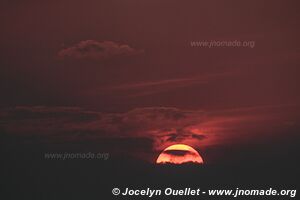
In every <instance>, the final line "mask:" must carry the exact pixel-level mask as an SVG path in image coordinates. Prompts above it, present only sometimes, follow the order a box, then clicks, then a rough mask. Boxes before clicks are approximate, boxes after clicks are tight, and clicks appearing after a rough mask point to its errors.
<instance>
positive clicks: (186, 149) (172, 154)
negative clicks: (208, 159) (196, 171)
mask: <svg viewBox="0 0 300 200" xmlns="http://www.w3.org/2000/svg"><path fill="white" fill-rule="evenodd" d="M156 163H157V164H177V165H178V164H184V163H195V164H203V159H202V157H201V156H200V155H199V153H198V152H197V151H196V150H195V149H194V148H192V147H190V146H188V145H185V144H175V145H172V146H169V147H167V148H166V149H165V150H163V152H162V153H161V154H160V155H159V156H158V158H157V160H156Z"/></svg>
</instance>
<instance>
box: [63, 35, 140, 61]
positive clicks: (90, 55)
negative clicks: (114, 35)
mask: <svg viewBox="0 0 300 200" xmlns="http://www.w3.org/2000/svg"><path fill="white" fill-rule="evenodd" d="M141 53H143V50H137V49H134V48H132V47H130V46H129V45H127V44H119V43H117V42H113V41H103V42H98V41H95V40H85V41H81V42H79V43H78V44H76V45H74V46H71V47H67V48H64V49H62V50H60V51H59V52H58V56H59V57H60V58H71V59H94V60H106V59H110V58H114V57H118V56H132V55H137V54H141Z"/></svg>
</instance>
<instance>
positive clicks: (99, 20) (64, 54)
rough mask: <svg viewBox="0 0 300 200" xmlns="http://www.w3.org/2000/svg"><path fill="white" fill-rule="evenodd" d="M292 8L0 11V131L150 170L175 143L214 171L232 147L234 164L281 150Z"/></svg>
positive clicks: (293, 46)
mask: <svg viewBox="0 0 300 200" xmlns="http://www.w3.org/2000/svg"><path fill="white" fill-rule="evenodd" d="M298 4H299V3H298V2H297V1H283V0H281V1H279V0H275V1H258V0H254V1H243V2H242V1H232V0H231V1H223V0H222V1H216V0H213V1H211V0H210V1H207V0H206V1H204V0H201V1H199V0H197V1H193V0H191V1H188V2H187V1H176V2H174V1H170V0H165V1H157V0H151V1H147V0H143V1H141V0H111V1H102V0H85V1H83V0H72V1H70V0H61V1H59V2H57V1H47V0H41V1H37V0H26V1H22V2H20V1H1V3H0V5H1V6H0V16H1V17H0V24H1V33H0V36H1V37H0V43H1V45H0V53H1V56H0V65H1V67H0V83H1V84H0V91H1V98H0V107H1V112H0V122H1V123H0V130H2V131H3V132H4V133H5V134H7V135H8V137H16V138H21V141H26V142H28V141H29V142H31V143H38V144H40V143H42V144H44V143H45V142H46V143H47V144H48V143H49V144H53V143H59V142H62V141H63V142H64V143H65V145H66V146H68V144H73V143H78V142H86V143H87V145H88V144H90V143H93V144H95V146H97V147H98V148H100V149H104V150H107V151H109V152H113V153H115V154H116V155H120V154H126V156H133V157H135V158H137V159H141V160H146V161H147V162H153V160H154V158H155V157H157V155H158V154H159V152H160V151H162V150H163V149H164V148H166V147H167V146H169V145H172V144H176V143H186V144H189V145H191V146H193V147H195V148H196V149H197V150H199V151H200V154H201V153H202V154H203V157H204V160H208V161H209V162H212V163H218V162H219V163H222V162H224V159H223V154H225V153H224V152H226V151H225V150H224V149H227V151H228V147H230V146H231V147H233V148H234V150H232V151H233V152H236V156H240V155H239V152H240V150H241V149H247V150H246V151H245V152H251V151H252V150H253V149H254V148H256V146H255V145H258V146H259V148H263V151H265V152H266V151H267V150H268V148H269V147H270V149H277V148H278V146H281V143H284V145H285V146H289V145H290V144H293V141H294V139H295V138H298V135H297V132H298V131H299V118H300V116H299V102H300V95H299V89H298V86H299V83H300V82H299V78H298V74H299V73H300V69H299V64H300V59H299V58H300V45H299V42H300V41H299V40H300V39H299V37H298V36H299V34H300V29H299V17H300V13H299V12H298V10H297V8H298V6H299V5H298ZM195 41H196V42H197V41H198V42H199V41H200V42H201V41H208V42H210V41H223V42H228V41H241V42H245V41H246V42H254V43H253V44H255V45H254V46H252V47H249V46H241V47H232V46H231V47H230V46H223V47H212V48H209V47H203V46H196V47H195V46H192V45H191V43H192V42H195ZM249 144H250V147H249ZM232 145H233V146H232ZM251 145H254V146H255V147H253V146H251ZM123 149H126V150H125V153H124V151H123ZM266 149H267V150H266ZM233 154H234V153H233ZM270 154H271V155H270ZM270 154H268V156H273V157H276V155H275V154H277V151H275V152H274V153H270ZM273 154H274V155H273ZM233 157H234V156H233ZM233 160H234V158H233Z"/></svg>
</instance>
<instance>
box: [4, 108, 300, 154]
mask: <svg viewBox="0 0 300 200" xmlns="http://www.w3.org/2000/svg"><path fill="white" fill-rule="evenodd" d="M297 108H298V107H297V106H290V105H289V106H284V105H279V106H261V107H251V108H249V107H246V108H236V109H229V110H219V111H210V112H208V111H206V112H204V111H201V110H194V111H191V110H184V109H178V108H172V107H147V108H136V109H133V110H130V111H128V112H124V113H101V112H96V111H88V110H85V109H83V108H76V107H44V106H33V107H29V106H28V107H26V106H23V107H15V108H10V109H4V110H2V111H1V112H0V117H1V118H0V130H2V131H3V132H5V133H6V134H7V135H11V136H18V137H20V138H21V137H22V138H26V141H30V140H31V141H33V142H36V141H43V142H44V141H47V142H48V143H52V142H54V143H57V142H82V141H85V142H96V141H97V142H98V143H99V144H103V143H106V142H107V144H106V145H101V146H103V147H107V149H110V150H111V151H114V150H115V149H118V147H117V146H118V145H119V144H120V143H124V144H125V143H126V146H130V145H136V144H135V143H134V141H136V140H137V141H141V142H140V143H141V144H145V145H147V148H146V149H148V151H149V153H150V152H152V153H153V151H154V152H159V151H162V150H163V149H164V148H166V147H168V146H169V145H172V144H176V143H183V144H188V145H191V146H193V147H195V148H200V149H203V148H204V149H205V148H209V147H212V146H217V145H220V144H221V145H226V144H227V145H228V144H232V143H236V142H237V141H238V143H243V142H244V143H249V142H250V141H253V142H256V141H258V140H260V139H261V138H263V137H265V138H267V139H269V138H270V137H272V138H274V137H275V135H278V134H279V135H280V133H285V132H286V129H291V128H293V126H294V124H295V123H291V122H293V121H295V120H297V119H298V118H297V116H292V115H291V114H290V113H289V111H290V110H295V109H297ZM285 137H287V136H286V135H285ZM24 141H25V139H24ZM104 141H106V142H104ZM137 143H138V142H137ZM116 145H117V146H116ZM142 146H143V145H142ZM127 148H131V147H127ZM138 149H141V150H142V149H143V152H145V151H146V150H145V149H144V148H142V147H141V146H140V147H138ZM134 151H135V152H136V151H138V150H136V148H134V150H133V151H132V152H134Z"/></svg>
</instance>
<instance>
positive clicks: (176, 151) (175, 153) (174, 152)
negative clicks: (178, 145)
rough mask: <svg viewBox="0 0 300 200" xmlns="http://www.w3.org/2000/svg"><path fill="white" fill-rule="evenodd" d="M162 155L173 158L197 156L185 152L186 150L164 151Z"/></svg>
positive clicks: (193, 153)
mask: <svg viewBox="0 0 300 200" xmlns="http://www.w3.org/2000/svg"><path fill="white" fill-rule="evenodd" d="M164 153H165V154H169V155H173V156H186V155H193V156H197V154H196V153H195V152H191V151H186V150H166V151H164Z"/></svg>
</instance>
